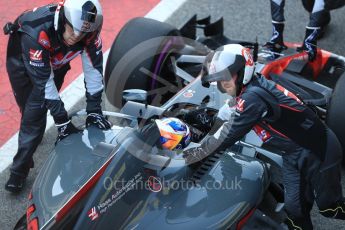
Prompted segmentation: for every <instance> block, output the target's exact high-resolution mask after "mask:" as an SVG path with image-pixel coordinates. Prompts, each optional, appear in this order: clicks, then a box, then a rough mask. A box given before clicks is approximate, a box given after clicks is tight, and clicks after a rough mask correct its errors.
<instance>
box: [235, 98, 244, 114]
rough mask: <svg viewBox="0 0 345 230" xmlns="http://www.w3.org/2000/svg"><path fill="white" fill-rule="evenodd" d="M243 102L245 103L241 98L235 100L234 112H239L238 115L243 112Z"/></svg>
mask: <svg viewBox="0 0 345 230" xmlns="http://www.w3.org/2000/svg"><path fill="white" fill-rule="evenodd" d="M244 102H245V100H243V99H242V98H239V99H238V100H237V104H236V111H237V112H240V113H242V112H243V110H244Z"/></svg>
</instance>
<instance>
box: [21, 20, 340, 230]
mask: <svg viewBox="0 0 345 230" xmlns="http://www.w3.org/2000/svg"><path fill="white" fill-rule="evenodd" d="M222 26H223V23H222V20H221V19H220V20H218V21H216V22H214V23H211V22H210V18H205V19H202V20H197V19H196V17H193V18H192V19H191V20H189V21H188V22H187V23H186V24H185V25H183V26H182V27H181V28H180V29H176V28H174V27H173V26H171V25H169V24H166V23H162V22H158V21H155V20H152V19H147V18H135V19H133V20H131V21H129V22H128V23H127V24H126V25H125V26H124V27H123V28H122V30H121V31H120V33H119V34H118V36H117V38H116V39H115V41H114V43H113V45H112V48H111V50H110V53H109V57H108V61H107V65H106V70H105V82H106V95H107V98H108V101H109V102H110V103H111V104H112V105H114V106H115V107H116V108H118V109H119V110H120V111H119V112H104V114H106V115H109V116H111V117H112V118H113V119H114V122H115V124H116V125H114V126H113V127H112V129H111V130H107V131H101V130H99V129H96V128H94V127H88V128H87V129H84V130H83V132H82V133H79V134H73V135H71V136H69V137H67V138H65V139H63V140H62V141H60V142H59V143H57V145H56V147H55V148H54V150H53V151H52V152H51V153H50V155H49V157H48V159H47V161H46V162H45V164H44V166H43V168H42V169H41V171H40V173H39V175H38V176H37V178H36V180H35V183H34V185H33V188H32V192H31V193H30V196H29V203H30V204H29V206H28V209H27V212H26V215H24V216H23V217H22V218H21V219H20V220H19V221H18V223H17V225H16V227H15V229H24V228H28V229H72V228H73V229H149V228H150V229H152V228H154V229H176V228H180V229H206V228H207V229H210V228H211V229H245V228H249V229H253V228H254V227H255V225H257V224H258V223H262V222H264V225H266V226H270V229H272V228H276V229H279V228H280V223H281V222H282V221H283V219H284V218H285V215H284V212H283V209H282V207H283V202H284V201H283V188H282V186H281V176H280V170H279V169H280V167H281V165H282V159H281V157H280V155H279V154H277V153H275V152H274V151H273V152H272V150H271V151H267V150H265V149H263V148H261V147H260V146H259V143H257V140H256V139H255V140H254V138H253V137H251V136H250V135H247V137H246V138H245V139H244V140H243V141H240V142H238V143H237V144H236V145H235V146H233V147H231V148H230V149H228V150H227V151H224V152H217V153H214V154H213V155H212V156H209V157H206V158H205V159H203V160H202V161H200V162H197V163H195V164H193V165H187V164H186V163H185V160H184V159H183V157H182V156H181V154H179V153H178V152H174V151H166V150H165V151H163V150H161V149H159V148H157V147H156V146H155V145H154V144H153V143H155V140H152V138H150V136H145V138H143V136H142V133H141V128H142V127H145V125H147V124H148V123H149V122H151V121H152V119H155V118H161V117H178V118H180V119H184V121H185V122H186V123H188V125H190V127H191V128H192V132H193V133H194V136H193V139H192V143H191V144H190V145H189V146H188V147H187V148H189V147H194V146H198V145H200V143H202V141H203V140H204V138H205V136H207V135H210V132H211V129H212V127H211V126H207V125H205V124H199V123H198V122H196V121H194V120H193V119H186V118H187V117H188V116H186V114H190V113H192V112H193V111H198V110H202V111H203V112H204V113H206V114H207V115H208V116H210V117H213V116H215V115H216V114H217V111H218V110H219V109H220V107H221V106H222V105H223V104H224V103H225V101H226V100H228V96H227V95H225V94H221V93H220V92H219V91H218V89H217V85H216V84H212V83H211V84H210V85H207V86H205V85H203V84H202V82H201V77H200V71H201V70H202V63H203V61H204V59H205V56H206V55H207V54H208V53H209V52H212V50H215V49H217V48H218V47H219V46H221V45H224V44H229V43H240V44H242V45H244V46H247V47H248V48H250V49H252V52H253V56H254V58H255V60H256V62H257V65H256V66H257V67H256V69H257V71H258V72H260V73H262V74H264V75H265V76H267V77H269V78H271V79H273V80H275V81H279V82H281V84H284V86H285V87H287V88H288V89H289V90H291V91H293V92H296V93H297V94H298V95H299V96H300V97H301V98H302V99H303V100H304V101H305V102H306V103H308V104H310V105H311V106H313V107H314V108H315V112H317V113H318V114H319V115H320V117H321V118H322V119H324V120H325V122H327V123H328V124H329V126H330V127H331V128H332V129H333V130H334V131H335V132H336V134H337V136H338V138H339V140H340V141H341V143H342V145H343V146H344V144H345V135H344V132H342V131H343V130H344V128H345V123H344V121H343V120H342V119H341V118H342V117H343V116H342V115H344V113H345V112H344V109H342V108H343V106H344V102H343V101H342V100H341V97H342V96H345V95H344V94H345V93H344V91H342V90H341V88H343V87H345V74H344V70H345V59H344V57H341V56H337V55H334V54H331V53H329V52H326V51H323V50H319V52H318V56H317V59H316V61H315V62H313V63H309V62H308V61H306V60H307V54H305V53H298V52H296V51H295V49H294V44H290V48H289V49H287V50H286V51H284V52H283V53H279V54H278V53H272V52H271V51H269V50H265V48H262V49H259V46H258V44H257V43H256V42H247V41H232V40H230V39H229V38H227V37H225V36H224V35H223V28H222ZM197 27H200V28H202V29H203V31H204V35H205V36H203V37H200V38H196V28H197ZM138 35H140V36H138ZM80 114H82V113H79V115H80ZM248 226H250V227H248ZM259 229H264V228H263V227H259Z"/></svg>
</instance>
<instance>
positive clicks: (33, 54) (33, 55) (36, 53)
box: [29, 49, 43, 61]
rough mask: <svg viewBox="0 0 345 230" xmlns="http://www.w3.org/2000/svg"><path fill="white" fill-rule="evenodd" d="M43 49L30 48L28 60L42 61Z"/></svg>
mask: <svg viewBox="0 0 345 230" xmlns="http://www.w3.org/2000/svg"><path fill="white" fill-rule="evenodd" d="M42 52H43V50H34V49H30V52H29V53H30V60H31V61H42Z"/></svg>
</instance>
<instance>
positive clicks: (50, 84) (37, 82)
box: [21, 34, 79, 140]
mask: <svg viewBox="0 0 345 230" xmlns="http://www.w3.org/2000/svg"><path fill="white" fill-rule="evenodd" d="M21 46H22V57H23V62H24V65H25V69H26V71H27V74H28V75H29V77H30V80H31V82H32V85H33V89H32V92H31V95H30V97H29V98H28V102H27V105H29V104H31V105H32V106H33V108H35V107H36V106H38V107H40V108H42V107H43V106H46V107H47V108H48V109H49V110H50V113H51V115H52V116H53V118H54V121H55V124H56V126H57V128H58V131H59V136H58V140H61V139H63V138H64V137H66V136H68V135H69V134H71V133H75V132H78V131H79V130H78V129H77V128H75V127H74V126H73V124H72V123H71V121H70V120H69V118H68V114H67V111H66V110H65V107H64V103H63V102H62V101H61V99H60V96H59V93H58V90H57V88H56V85H55V82H54V73H53V71H52V68H51V66H50V55H49V51H48V50H46V49H44V48H43V47H42V46H41V45H40V44H38V43H37V42H36V41H35V40H33V39H32V38H31V37H30V36H29V35H27V34H23V35H22V38H21Z"/></svg>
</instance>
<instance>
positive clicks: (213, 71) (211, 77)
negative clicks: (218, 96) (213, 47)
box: [202, 55, 246, 82]
mask: <svg viewBox="0 0 345 230" xmlns="http://www.w3.org/2000/svg"><path fill="white" fill-rule="evenodd" d="M220 57H221V56H220V55H218V56H217V57H216V58H214V59H213V60H212V62H211V63H210V64H208V66H207V68H206V69H207V70H208V71H205V73H206V74H205V75H204V76H203V77H202V82H214V81H230V80H232V79H234V78H235V77H237V74H238V72H239V71H240V70H241V69H242V68H244V66H245V64H246V62H245V59H244V58H243V57H242V56H240V55H236V56H230V57H228V58H229V59H232V60H231V64H227V67H225V68H224V66H226V65H225V64H223V63H224V61H222V60H221V58H220ZM219 63H220V66H223V70H220V71H217V67H216V66H217V64H219ZM220 69H221V68H220Z"/></svg>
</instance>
